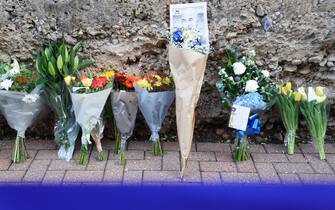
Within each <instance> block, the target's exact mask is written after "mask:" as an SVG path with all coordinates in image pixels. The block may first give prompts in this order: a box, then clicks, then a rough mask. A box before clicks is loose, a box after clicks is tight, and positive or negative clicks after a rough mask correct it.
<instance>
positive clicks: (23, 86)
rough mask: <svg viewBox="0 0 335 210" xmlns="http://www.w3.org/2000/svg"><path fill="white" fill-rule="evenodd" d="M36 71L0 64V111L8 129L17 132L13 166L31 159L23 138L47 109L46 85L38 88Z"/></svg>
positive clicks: (15, 63) (17, 64) (21, 66)
mask: <svg viewBox="0 0 335 210" xmlns="http://www.w3.org/2000/svg"><path fill="white" fill-rule="evenodd" d="M38 80H39V76H38V74H37V72H36V71H34V70H32V69H30V68H27V67H26V66H24V65H19V63H18V62H17V61H16V60H14V61H13V63H12V64H9V63H0V110H1V112H2V114H3V115H4V116H5V118H6V120H7V122H8V124H9V126H10V127H11V128H13V129H15V130H16V131H17V136H16V140H15V144H14V147H13V153H12V160H13V162H14V163H18V162H22V161H25V160H26V159H27V158H28V154H27V151H26V147H25V143H24V139H25V132H26V130H27V128H28V127H29V126H31V125H32V123H33V122H34V121H35V120H36V119H37V118H38V116H39V115H40V114H41V112H42V111H43V110H44V109H45V103H44V100H43V98H42V97H41V94H42V91H43V86H42V85H38Z"/></svg>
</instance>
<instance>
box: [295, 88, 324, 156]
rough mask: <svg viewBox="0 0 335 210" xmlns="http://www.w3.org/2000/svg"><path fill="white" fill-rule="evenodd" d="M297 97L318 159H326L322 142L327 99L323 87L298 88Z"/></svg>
mask: <svg viewBox="0 0 335 210" xmlns="http://www.w3.org/2000/svg"><path fill="white" fill-rule="evenodd" d="M297 98H299V99H300V100H301V101H300V111H301V113H302V115H303V116H304V118H305V120H306V122H307V127H308V129H309V133H310V134H311V136H312V138H313V142H314V146H315V148H316V149H317V150H318V151H319V155H320V159H321V160H324V159H326V155H325V150H324V143H325V140H324V139H325V135H326V130H327V123H328V117H327V115H328V101H327V96H326V94H325V91H324V88H323V87H320V86H319V87H315V88H314V87H308V88H307V89H306V88H304V87H300V88H298V94H297Z"/></svg>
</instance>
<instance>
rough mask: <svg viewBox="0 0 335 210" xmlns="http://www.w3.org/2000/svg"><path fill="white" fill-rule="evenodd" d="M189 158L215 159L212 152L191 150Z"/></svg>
mask: <svg viewBox="0 0 335 210" xmlns="http://www.w3.org/2000/svg"><path fill="white" fill-rule="evenodd" d="M189 160H194V161H215V160H216V158H215V154H214V152H191V153H190V156H189Z"/></svg>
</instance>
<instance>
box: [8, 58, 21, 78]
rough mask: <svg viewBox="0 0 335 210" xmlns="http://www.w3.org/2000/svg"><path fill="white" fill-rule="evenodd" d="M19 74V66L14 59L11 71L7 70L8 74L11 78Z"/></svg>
mask: <svg viewBox="0 0 335 210" xmlns="http://www.w3.org/2000/svg"><path fill="white" fill-rule="evenodd" d="M18 73H20V65H19V63H18V62H17V60H15V59H14V61H13V63H12V69H10V70H9V74H10V75H11V76H13V75H15V74H18Z"/></svg>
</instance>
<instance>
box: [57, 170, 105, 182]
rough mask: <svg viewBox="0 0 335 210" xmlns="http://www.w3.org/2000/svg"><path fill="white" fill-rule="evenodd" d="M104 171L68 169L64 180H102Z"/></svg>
mask: <svg viewBox="0 0 335 210" xmlns="http://www.w3.org/2000/svg"><path fill="white" fill-rule="evenodd" d="M103 175H104V172H103V171H66V173H65V176H64V180H63V182H65V183H71V182H101V181H102V178H103Z"/></svg>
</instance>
